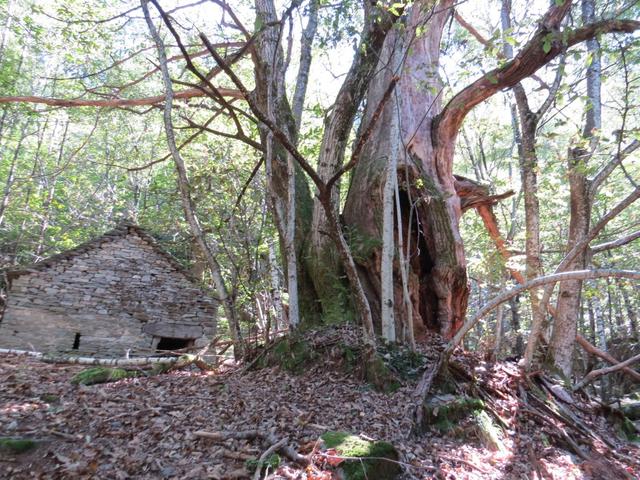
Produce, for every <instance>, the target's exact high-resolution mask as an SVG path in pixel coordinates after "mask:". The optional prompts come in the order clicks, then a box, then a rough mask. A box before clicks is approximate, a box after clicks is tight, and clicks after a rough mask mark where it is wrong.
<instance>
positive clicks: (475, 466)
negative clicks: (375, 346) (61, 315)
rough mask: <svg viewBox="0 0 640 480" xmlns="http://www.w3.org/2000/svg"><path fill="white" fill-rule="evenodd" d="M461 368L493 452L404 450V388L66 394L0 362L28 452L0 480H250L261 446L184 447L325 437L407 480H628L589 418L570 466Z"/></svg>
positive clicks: (9, 457) (6, 408)
mask: <svg viewBox="0 0 640 480" xmlns="http://www.w3.org/2000/svg"><path fill="white" fill-rule="evenodd" d="M465 358H466V361H467V363H468V365H469V366H470V367H469V368H472V369H475V372H476V374H477V375H478V376H479V378H480V377H482V378H481V379H480V380H479V382H480V383H481V384H484V385H485V386H486V387H487V388H488V387H489V386H491V388H492V390H493V391H496V392H498V393H497V396H498V397H499V398H498V401H497V403H495V404H494V405H498V406H497V407H495V408H499V409H500V412H499V415H500V416H501V417H503V418H505V421H506V426H507V428H505V429H504V432H505V433H504V438H503V439H502V441H503V444H504V447H505V448H504V449H503V450H502V451H500V450H492V449H491V448H487V447H486V446H484V445H483V443H482V442H481V441H480V440H479V439H478V438H473V435H469V434H468V432H467V434H465V435H460V431H458V433H456V432H455V431H453V432H451V431H450V432H448V433H440V432H438V431H437V430H435V429H434V430H431V431H429V432H427V434H426V435H424V436H422V437H414V436H411V435H410V429H411V414H410V408H411V404H412V401H411V398H412V395H413V391H414V389H415V382H407V383H406V384H405V385H403V386H401V387H400V388H399V389H398V390H396V391H395V392H394V393H391V394H385V393H378V392H375V391H373V390H372V389H371V388H370V386H369V385H367V384H366V383H364V382H362V381H361V380H359V379H358V378H357V376H355V375H354V374H353V373H348V372H346V371H345V370H344V369H340V368H337V367H336V365H333V364H332V363H331V362H330V361H328V362H320V363H318V364H316V365H315V366H313V367H310V368H307V369H306V371H304V372H303V373H302V374H299V375H292V374H289V373H286V372H284V371H282V370H281V369H279V368H278V367H271V368H263V369H260V370H253V371H246V372H245V371H242V369H239V368H238V369H235V370H234V369H231V370H228V371H226V372H224V373H211V372H209V373H205V372H200V371H196V370H193V371H177V372H172V373H169V374H162V375H157V376H153V377H148V378H133V379H125V380H121V381H118V382H115V383H108V384H102V385H94V386H76V385H72V384H71V383H70V381H69V380H70V378H71V377H72V376H73V375H74V374H75V373H77V372H78V371H80V370H82V369H83V367H82V366H77V365H74V366H70V365H50V364H46V363H42V362H40V361H38V360H35V359H31V358H28V357H24V356H14V355H2V356H0V437H7V436H13V437H27V438H33V439H35V440H37V447H36V448H35V449H34V450H31V451H29V452H26V453H21V454H9V453H7V452H6V451H1V450H0V478H11V479H34V478H74V479H75V478H100V479H107V478H108V479H129V478H140V479H143V478H144V479H146V478H148V479H156V478H176V479H188V478H195V479H201V478H210V479H223V478H252V476H253V474H251V473H250V472H249V471H248V470H247V468H248V467H247V462H246V461H247V460H248V459H257V458H258V457H260V455H261V454H262V453H263V452H264V451H265V450H266V449H267V447H269V445H268V444H265V443H261V442H260V440H258V439H254V440H232V439H229V440H225V441H224V442H219V441H215V440H210V439H204V438H199V437H198V436H196V435H194V433H195V432H196V431H202V430H205V431H210V432H218V431H239V430H249V429H256V430H258V431H262V432H265V433H270V434H273V436H274V437H276V438H278V439H280V438H284V437H288V438H289V444H290V445H291V446H293V447H294V448H295V449H297V450H298V451H300V452H301V453H303V454H304V453H308V452H309V451H310V450H311V449H312V448H313V445H314V444H316V441H317V439H318V436H319V435H320V434H322V433H323V432H325V431H331V430H336V431H348V432H351V433H354V434H357V435H361V436H363V437H365V438H371V439H381V440H386V441H388V442H391V443H392V444H393V445H395V446H396V447H397V448H398V450H399V452H400V461H401V462H402V464H403V469H404V472H405V473H404V474H403V476H402V478H407V479H410V478H442V479H458V478H461V479H462V478H468V479H475V478H477V479H493V478H495V479H498V478H509V479H510V478H513V479H525V478H529V479H534V478H548V479H552V478H553V479H563V480H570V479H582V478H594V479H596V478H597V479H607V478H611V479H613V478H616V479H617V478H640V473H639V472H640V448H639V445H638V444H633V443H626V442H623V441H621V440H620V439H619V438H618V437H617V436H616V435H615V433H614V431H613V430H612V429H611V427H610V426H609V425H608V424H607V422H606V421H605V420H604V419H603V418H602V417H600V416H598V415H597V414H596V413H595V411H588V410H585V411H584V412H583V413H582V414H581V418H582V421H584V422H587V423H588V424H589V425H590V427H589V428H593V429H594V431H597V433H598V435H600V436H602V438H603V439H604V438H605V437H608V438H606V439H605V443H602V442H599V441H593V440H592V441H590V442H588V443H589V444H590V448H591V450H587V448H586V447H583V448H585V451H586V452H587V455H585V456H584V459H580V458H579V457H578V456H577V455H575V454H574V453H573V452H571V451H568V450H570V449H567V450H565V449H563V448H560V447H559V446H558V442H556V441H554V439H555V438H557V437H558V430H557V429H560V430H562V429H564V428H566V426H564V425H561V424H560V423H559V422H556V423H554V421H553V420H552V419H551V420H549V419H544V420H545V421H544V422H543V423H542V424H541V423H540V419H539V418H536V415H531V414H530V413H527V412H526V411H525V410H527V408H525V406H523V405H522V403H521V401H519V400H518V399H517V396H516V395H515V394H514V395H512V394H511V393H510V389H511V390H513V388H514V387H513V385H512V384H513V382H514V381H517V378H518V376H519V375H520V373H519V370H518V368H517V366H516V365H515V364H512V363H508V362H506V363H498V364H485V363H484V362H481V361H479V359H478V358H477V357H473V356H467V357H465ZM514 379H515V380H514ZM482 382H484V383H482ZM516 391H517V388H516ZM520 410H522V411H520ZM583 410H584V409H583ZM462 423H464V422H462ZM541 425H542V426H541ZM594 438H595V437H594ZM606 443H609V445H608V446H607V445H606ZM612 446H613V447H614V448H613V449H612V448H611V447H612ZM283 460H286V459H283ZM317 467H318V468H315V470H314V471H315V472H316V473H315V476H314V475H312V474H310V473H309V472H310V470H309V469H307V470H306V473H305V469H304V468H302V467H297V466H295V465H293V464H292V463H290V462H289V463H287V462H286V461H284V462H283V465H281V466H280V468H279V469H278V471H277V473H274V472H271V474H270V475H271V476H269V478H291V479H293V478H299V479H311V478H315V479H324V478H327V479H330V478H332V477H331V476H330V475H329V474H327V476H325V477H323V476H321V475H320V473H321V472H322V468H321V467H322V466H321V465H317ZM372 480H373V479H372Z"/></svg>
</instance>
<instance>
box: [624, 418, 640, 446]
mask: <svg viewBox="0 0 640 480" xmlns="http://www.w3.org/2000/svg"><path fill="white" fill-rule="evenodd" d="M619 430H620V436H623V437H624V438H626V439H627V440H628V441H630V442H636V441H638V440H640V437H639V436H638V431H637V430H636V427H635V425H634V424H633V422H632V421H631V420H629V419H628V418H627V417H623V419H622V422H621V423H620V425H619Z"/></svg>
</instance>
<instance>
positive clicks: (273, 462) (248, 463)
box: [244, 453, 281, 472]
mask: <svg viewBox="0 0 640 480" xmlns="http://www.w3.org/2000/svg"><path fill="white" fill-rule="evenodd" d="M280 462H281V459H280V455H278V454H276V453H274V454H273V455H271V456H270V457H269V458H267V459H266V460H265V461H264V462H260V460H259V459H257V458H249V459H247V460H245V462H244V467H245V468H246V469H247V470H248V471H250V472H255V471H256V468H258V467H260V468H263V467H266V466H268V467H269V468H270V469H272V470H275V469H276V468H278V467H279V466H280Z"/></svg>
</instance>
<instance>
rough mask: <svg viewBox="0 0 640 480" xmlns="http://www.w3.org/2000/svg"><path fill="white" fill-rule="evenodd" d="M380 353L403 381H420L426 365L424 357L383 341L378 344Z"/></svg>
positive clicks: (396, 344)
mask: <svg viewBox="0 0 640 480" xmlns="http://www.w3.org/2000/svg"><path fill="white" fill-rule="evenodd" d="M378 353H379V354H380V356H381V357H382V359H383V360H384V362H385V363H386V364H387V366H388V367H389V369H390V370H391V371H393V372H394V373H395V374H396V375H397V376H398V377H399V378H401V379H403V380H416V379H418V378H419V377H420V375H421V371H422V370H421V369H422V367H424V365H425V363H426V357H425V356H424V355H422V354H420V353H417V352H413V351H411V349H409V348H407V347H406V346H404V345H400V344H398V343H393V342H387V341H385V340H383V339H381V340H380V342H379V343H378Z"/></svg>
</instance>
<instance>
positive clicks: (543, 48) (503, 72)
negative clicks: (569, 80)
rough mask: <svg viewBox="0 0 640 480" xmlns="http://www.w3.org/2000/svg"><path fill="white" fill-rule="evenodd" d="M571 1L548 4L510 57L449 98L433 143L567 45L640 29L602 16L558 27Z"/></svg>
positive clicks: (634, 23) (631, 22)
mask: <svg viewBox="0 0 640 480" xmlns="http://www.w3.org/2000/svg"><path fill="white" fill-rule="evenodd" d="M570 4H571V2H570V1H565V2H564V3H563V4H562V5H561V6H557V5H555V6H553V7H551V8H550V9H549V11H548V12H547V14H546V15H545V16H544V18H543V20H542V22H541V24H540V27H539V28H538V30H537V31H536V33H535V34H534V36H533V38H532V39H531V40H530V41H529V42H527V44H526V45H525V46H524V47H523V48H522V50H520V52H519V53H518V54H517V55H516V56H515V57H514V58H513V60H511V61H510V62H508V63H506V64H505V65H504V66H502V67H499V68H496V69H494V70H492V71H490V72H489V73H487V74H485V75H483V76H482V77H481V78H479V79H478V80H476V81H475V82H473V83H472V84H471V85H469V86H467V87H466V88H464V89H463V90H462V91H460V92H459V93H458V94H456V95H455V96H454V97H453V98H452V99H451V100H450V101H449V103H448V104H447V105H446V106H445V108H444V109H443V110H442V112H441V114H440V115H439V116H438V117H437V118H436V120H435V123H436V125H435V126H436V128H434V130H433V135H434V143H435V144H439V143H443V142H445V139H447V140H446V141H449V140H448V137H450V135H451V133H452V132H454V134H455V132H457V131H458V130H459V128H460V125H462V122H463V120H464V118H465V116H466V115H467V113H469V111H471V109H472V108H473V107H475V106H476V105H478V104H479V103H481V102H482V101H484V100H486V99H487V98H489V97H491V96H492V95H494V94H495V93H497V92H498V91H500V90H502V89H505V88H510V87H513V86H514V85H516V84H517V83H518V82H520V80H522V79H524V78H526V77H528V76H530V75H532V74H533V73H535V71H536V70H538V69H539V68H540V67H542V66H543V65H545V64H547V63H549V62H550V61H551V60H553V59H554V58H555V57H557V56H558V55H559V54H561V53H562V52H564V51H565V50H566V49H567V48H569V47H572V46H574V45H576V44H578V43H580V42H583V41H585V40H587V39H589V38H593V37H594V36H596V35H599V34H603V33H612V32H621V33H631V32H634V31H635V30H638V29H640V22H639V21H635V20H603V21H600V22H595V23H593V24H590V25H585V26H584V27H582V28H578V29H576V30H568V29H567V30H564V31H560V30H559V26H560V22H561V21H562V19H563V18H564V16H565V14H566V12H567V11H568V9H569V7H570Z"/></svg>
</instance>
